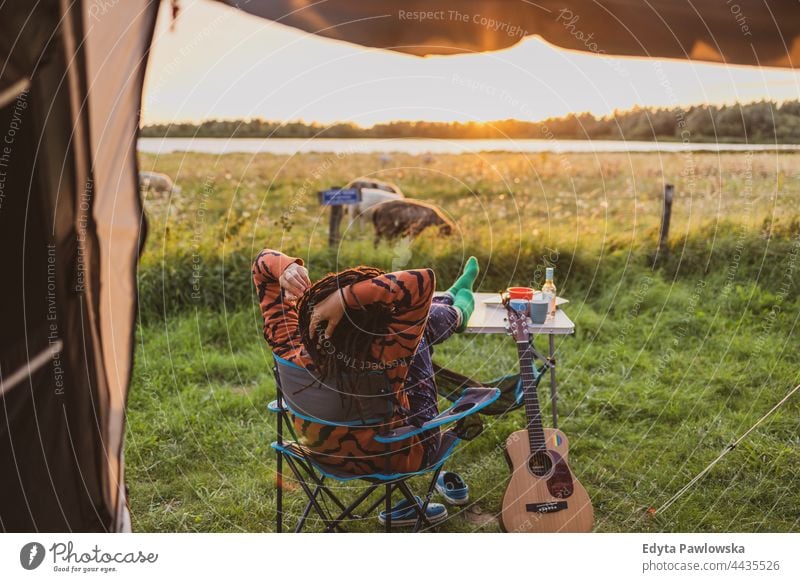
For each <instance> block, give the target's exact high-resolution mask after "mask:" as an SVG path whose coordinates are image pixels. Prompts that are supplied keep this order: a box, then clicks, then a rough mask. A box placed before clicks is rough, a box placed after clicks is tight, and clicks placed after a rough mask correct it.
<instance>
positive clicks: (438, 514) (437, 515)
mask: <svg viewBox="0 0 800 582" xmlns="http://www.w3.org/2000/svg"><path fill="white" fill-rule="evenodd" d="M414 499H416V500H417V503H418V504H419V505H420V506H422V499H420V498H419V496H415V497H414ZM425 515H426V516H427V518H428V521H429V522H431V523H432V524H433V523H439V522H440V521H443V520H445V519H447V508H446V507H445V506H444V505H442V504H441V503H428V507H427V510H426V511H425ZM378 521H379V522H380V524H381V525H386V511H385V510H384V511H381V512H380V513H379V514H378ZM416 523H417V511H416V510H415V509H414V507H413V506H412V505H411V504H410V503H409V502H408V499H403V500H402V501H400V503H398V504H397V505H395V506H394V507H393V508H392V526H393V527H394V526H403V525H415V524H416Z"/></svg>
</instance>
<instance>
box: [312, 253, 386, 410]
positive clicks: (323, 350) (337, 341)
mask: <svg viewBox="0 0 800 582" xmlns="http://www.w3.org/2000/svg"><path fill="white" fill-rule="evenodd" d="M383 274H384V272H383V271H381V270H380V269H376V268H373V267H365V266H360V267H355V268H352V269H346V270H344V271H340V272H339V273H330V274H328V275H327V276H325V277H323V278H322V279H320V280H319V281H317V282H316V283H314V284H313V285H312V286H311V287H309V288H308V289H306V291H305V293H303V295H302V296H301V297H300V298H299V299H298V301H297V311H298V324H299V326H300V334H301V339H302V341H303V345H304V346H305V348H306V350H308V353H309V355H310V356H311V359H312V360H314V365H315V366H316V367H317V371H318V373H319V375H320V377H321V378H323V379H328V380H333V381H335V382H336V383H337V384H338V385H339V386H340V388H341V389H342V391H344V392H346V393H348V394H351V395H358V383H359V381H360V380H361V378H363V376H364V374H365V373H367V372H369V371H370V370H372V369H373V368H371V367H370V365H371V364H375V363H376V361H375V358H374V357H373V356H372V354H371V352H370V350H371V346H372V343H373V341H374V339H375V336H376V335H379V334H383V333H385V332H386V330H387V328H388V325H389V322H390V319H391V313H390V312H389V310H388V309H386V307H384V306H381V305H379V304H376V305H367V306H365V307H364V308H363V309H346V310H345V313H344V317H342V320H341V321H340V322H339V324H338V325H337V326H336V327H335V328H334V330H333V334H332V337H330V338H325V337H324V334H323V331H324V330H325V323H324V322H320V326H318V328H317V329H314V330H310V329H309V325H310V322H311V312H312V311H313V309H314V306H315V305H317V304H319V303H320V302H322V300H323V299H325V298H326V297H328V296H329V295H331V294H332V293H338V292H339V290H340V289H344V288H345V287H348V286H349V285H352V284H354V283H358V282H359V281H365V280H367V279H373V278H375V277H377V276H379V275H383Z"/></svg>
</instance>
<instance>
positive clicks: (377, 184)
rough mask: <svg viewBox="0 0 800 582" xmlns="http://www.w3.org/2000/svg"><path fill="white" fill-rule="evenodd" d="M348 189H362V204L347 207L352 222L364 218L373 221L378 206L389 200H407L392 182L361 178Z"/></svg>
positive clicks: (354, 181) (350, 184)
mask: <svg viewBox="0 0 800 582" xmlns="http://www.w3.org/2000/svg"><path fill="white" fill-rule="evenodd" d="M346 187H347V188H360V189H361V202H359V203H358V204H353V205H352V206H347V207H346V209H347V210H346V213H347V214H348V215H349V216H350V217H351V220H355V219H358V218H362V219H364V220H365V221H368V220H370V219H371V217H372V210H373V208H374V207H375V206H376V205H378V204H381V203H382V202H386V201H388V200H402V199H404V198H405V196H404V195H403V193H402V192H401V191H400V188H398V187H397V186H396V185H394V184H392V183H391V182H382V181H380V180H368V179H366V178H359V179H357V180H353V181H352V182H350V183H349V184H348V185H347V186H346Z"/></svg>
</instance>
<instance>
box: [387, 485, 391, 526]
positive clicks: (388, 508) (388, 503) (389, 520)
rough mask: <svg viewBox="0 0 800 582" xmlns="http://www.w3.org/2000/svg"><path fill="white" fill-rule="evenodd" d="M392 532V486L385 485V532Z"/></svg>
mask: <svg viewBox="0 0 800 582" xmlns="http://www.w3.org/2000/svg"><path fill="white" fill-rule="evenodd" d="M390 531H392V484H391V483H387V484H386V532H387V533H388V532H390Z"/></svg>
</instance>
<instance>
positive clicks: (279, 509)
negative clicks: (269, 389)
mask: <svg viewBox="0 0 800 582" xmlns="http://www.w3.org/2000/svg"><path fill="white" fill-rule="evenodd" d="M272 371H273V373H274V374H275V389H276V391H277V394H276V396H277V397H278V399H277V404H278V445H279V446H283V392H282V390H281V384H280V379H279V378H278V374H277V370H275V369H273V370H272ZM277 453H278V459H277V462H276V472H277V474H276V477H275V478H276V479H277V485H278V487H277V491H276V495H275V531H276V532H277V533H283V453H282V452H281V451H277Z"/></svg>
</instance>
